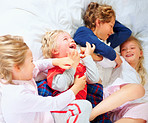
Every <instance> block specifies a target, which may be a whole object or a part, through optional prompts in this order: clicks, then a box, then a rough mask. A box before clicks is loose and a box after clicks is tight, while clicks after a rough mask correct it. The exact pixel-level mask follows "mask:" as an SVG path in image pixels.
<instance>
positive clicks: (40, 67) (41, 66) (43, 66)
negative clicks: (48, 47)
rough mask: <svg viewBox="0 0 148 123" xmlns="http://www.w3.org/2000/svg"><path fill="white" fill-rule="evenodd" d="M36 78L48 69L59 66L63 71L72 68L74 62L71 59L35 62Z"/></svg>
mask: <svg viewBox="0 0 148 123" xmlns="http://www.w3.org/2000/svg"><path fill="white" fill-rule="evenodd" d="M34 64H35V68H34V77H36V76H37V75H38V73H40V72H45V71H46V70H48V69H51V68H53V67H54V66H59V67H61V68H63V69H69V68H71V66H72V64H73V60H72V59H71V58H69V57H65V58H55V59H42V60H37V61H35V62H34Z"/></svg>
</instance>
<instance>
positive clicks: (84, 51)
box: [81, 42, 95, 58]
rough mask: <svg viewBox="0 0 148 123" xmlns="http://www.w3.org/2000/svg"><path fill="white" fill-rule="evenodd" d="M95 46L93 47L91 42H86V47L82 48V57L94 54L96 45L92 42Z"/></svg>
mask: <svg viewBox="0 0 148 123" xmlns="http://www.w3.org/2000/svg"><path fill="white" fill-rule="evenodd" d="M92 46H93V47H91V45H90V43H88V42H86V48H81V54H82V58H84V57H86V56H88V55H92V54H93V52H94V50H95V45H94V44H92Z"/></svg>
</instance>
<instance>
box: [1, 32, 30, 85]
mask: <svg viewBox="0 0 148 123" xmlns="http://www.w3.org/2000/svg"><path fill="white" fill-rule="evenodd" d="M28 49H29V48H28V46H27V45H26V43H24V41H23V39H22V37H20V36H11V35H5V36H0V79H4V80H6V83H11V82H12V69H13V66H14V65H22V64H23V63H24V61H25V56H26V52H27V50H28Z"/></svg>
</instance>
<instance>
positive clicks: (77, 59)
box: [68, 50, 80, 69]
mask: <svg viewBox="0 0 148 123" xmlns="http://www.w3.org/2000/svg"><path fill="white" fill-rule="evenodd" d="M68 57H69V58H71V59H72V60H73V61H74V63H73V65H72V67H73V68H74V69H76V68H77V65H78V64H79V63H80V54H79V53H78V51H77V50H72V52H70V53H69V54H68Z"/></svg>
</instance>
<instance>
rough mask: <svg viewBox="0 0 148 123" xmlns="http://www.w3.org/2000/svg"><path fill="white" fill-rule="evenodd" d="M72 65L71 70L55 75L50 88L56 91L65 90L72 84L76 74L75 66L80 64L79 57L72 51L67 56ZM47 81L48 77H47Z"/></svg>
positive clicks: (76, 52)
mask: <svg viewBox="0 0 148 123" xmlns="http://www.w3.org/2000/svg"><path fill="white" fill-rule="evenodd" d="M69 58H71V59H72V60H73V61H74V63H73V64H72V67H71V69H68V70H65V71H64V72H63V73H62V74H57V75H56V76H55V77H54V78H53V81H52V88H53V89H55V90H58V91H65V90H67V89H68V88H69V87H70V86H71V85H72V84H73V82H74V75H75V72H76V68H77V65H78V64H79V62H80V56H79V53H78V51H77V50H73V51H72V52H71V53H70V54H69ZM47 79H48V77H47Z"/></svg>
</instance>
